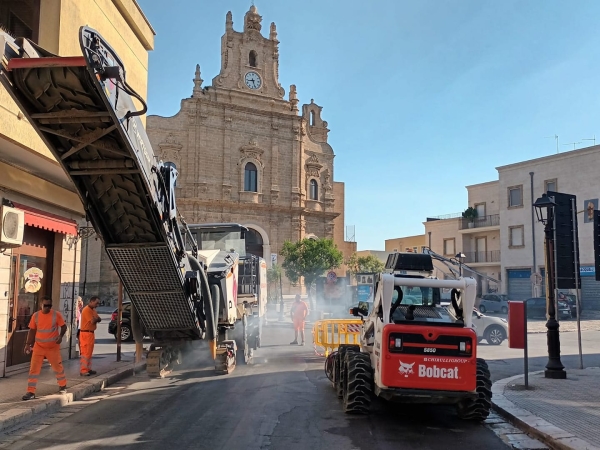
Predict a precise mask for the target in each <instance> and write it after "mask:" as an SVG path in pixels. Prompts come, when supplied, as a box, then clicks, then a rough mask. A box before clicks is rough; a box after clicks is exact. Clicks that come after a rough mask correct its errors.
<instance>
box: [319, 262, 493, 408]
mask: <svg viewBox="0 0 600 450" xmlns="http://www.w3.org/2000/svg"><path fill="white" fill-rule="evenodd" d="M386 269H387V273H383V274H380V275H378V276H377V277H376V279H377V281H376V290H375V299H374V302H373V303H372V304H371V303H367V302H361V303H359V305H358V306H357V307H355V308H352V309H351V310H350V312H351V314H353V315H355V316H358V317H361V318H362V321H363V324H362V330H361V335H360V344H359V345H341V346H340V347H339V349H338V351H337V352H335V353H333V354H331V355H330V356H329V357H328V358H327V361H326V363H325V370H326V373H327V375H328V377H329V379H330V380H331V381H332V382H333V385H334V387H335V389H336V392H337V394H338V397H340V398H342V400H343V405H344V410H345V412H347V413H354V414H367V413H368V412H369V410H370V403H371V400H372V397H373V396H378V397H381V398H382V399H385V400H389V401H394V402H403V403H436V404H454V405H456V408H457V412H458V415H459V416H460V417H461V418H464V419H470V420H484V419H486V418H487V416H488V415H489V412H490V408H491V397H492V393H491V381H490V372H489V369H488V366H487V364H486V362H485V361H484V360H482V359H480V358H477V336H476V332H475V330H474V329H473V324H472V321H471V318H472V315H471V311H473V306H474V304H475V298H476V290H477V283H476V281H475V280H474V279H473V278H460V279H458V280H438V279H436V278H433V277H432V276H431V275H432V273H433V264H432V261H431V257H430V256H429V255H427V254H414V253H397V254H394V255H391V258H390V260H388V264H387V265H386ZM441 289H451V305H450V306H449V307H447V308H444V307H441V306H440V305H439V303H440V290H441Z"/></svg>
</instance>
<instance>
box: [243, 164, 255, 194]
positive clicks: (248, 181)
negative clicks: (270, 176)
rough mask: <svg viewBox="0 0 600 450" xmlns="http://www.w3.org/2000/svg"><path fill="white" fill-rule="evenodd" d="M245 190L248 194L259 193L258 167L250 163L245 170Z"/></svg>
mask: <svg viewBox="0 0 600 450" xmlns="http://www.w3.org/2000/svg"><path fill="white" fill-rule="evenodd" d="M244 190H245V191H248V192H258V170H256V166H255V165H254V164H253V163H251V162H249V163H248V164H246V167H245V168H244Z"/></svg>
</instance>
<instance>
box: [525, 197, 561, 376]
mask: <svg viewBox="0 0 600 450" xmlns="http://www.w3.org/2000/svg"><path fill="white" fill-rule="evenodd" d="M533 206H534V207H535V213H536V215H537V219H538V221H539V222H541V223H543V224H544V256H545V258H544V263H545V269H546V313H547V315H548V321H547V322H546V329H547V330H548V331H547V332H546V336H547V345H548V363H547V364H546V370H545V371H544V376H545V377H546V378H554V379H564V378H567V372H565V370H564V369H565V366H563V364H562V362H561V361H560V335H559V331H558V328H559V326H560V325H559V324H558V321H557V320H556V307H555V303H554V289H555V280H554V267H555V265H554V244H555V242H554V207H555V206H556V204H555V203H554V202H553V201H552V200H551V199H550V198H549V197H548V196H547V195H546V194H542V196H541V197H540V198H538V199H537V200H536V201H535V203H534V204H533ZM534 245H535V243H534Z"/></svg>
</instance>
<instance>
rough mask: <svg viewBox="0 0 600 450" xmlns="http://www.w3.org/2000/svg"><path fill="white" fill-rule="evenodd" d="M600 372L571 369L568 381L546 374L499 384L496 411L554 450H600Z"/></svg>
mask: <svg viewBox="0 0 600 450" xmlns="http://www.w3.org/2000/svg"><path fill="white" fill-rule="evenodd" d="M599 386H600V368H598V367H591V368H587V369H583V370H578V369H569V370H568V371H567V379H566V380H552V379H547V378H545V377H544V372H531V373H530V374H529V389H527V390H525V382H524V377H523V375H518V376H515V377H511V378H505V379H504V380H500V381H497V382H496V383H494V385H493V386H492V393H493V398H492V400H493V403H494V409H495V410H496V411H497V412H498V413H499V414H501V415H503V416H505V417H506V418H508V420H509V421H511V422H512V423H513V424H515V425H516V426H517V427H519V428H520V429H521V430H522V431H524V432H526V433H528V434H530V435H532V436H534V437H535V438H536V439H538V440H540V441H541V442H543V443H544V444H546V445H548V446H549V447H550V448H554V449H576V450H583V449H587V450H592V449H600V389H599Z"/></svg>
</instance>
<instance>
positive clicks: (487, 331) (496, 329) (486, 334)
mask: <svg viewBox="0 0 600 450" xmlns="http://www.w3.org/2000/svg"><path fill="white" fill-rule="evenodd" d="M473 325H475V327H476V329H477V340H478V341H479V342H481V341H482V340H484V339H485V340H486V341H487V343H488V344H490V345H500V344H502V341H504V340H505V339H506V338H507V337H508V322H507V321H506V319H503V318H500V317H490V316H486V315H485V314H481V313H480V312H479V311H477V310H473Z"/></svg>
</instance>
